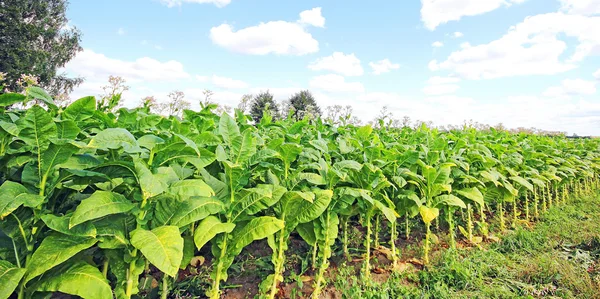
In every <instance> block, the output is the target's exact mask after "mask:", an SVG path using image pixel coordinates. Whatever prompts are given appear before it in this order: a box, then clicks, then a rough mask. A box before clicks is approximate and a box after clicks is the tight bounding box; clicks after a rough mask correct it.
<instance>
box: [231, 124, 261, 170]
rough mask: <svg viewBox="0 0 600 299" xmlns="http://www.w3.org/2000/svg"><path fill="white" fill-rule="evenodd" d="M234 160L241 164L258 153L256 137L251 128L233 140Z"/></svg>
mask: <svg viewBox="0 0 600 299" xmlns="http://www.w3.org/2000/svg"><path fill="white" fill-rule="evenodd" d="M231 142H232V145H231V150H232V155H233V157H232V162H234V163H236V164H239V163H243V162H246V161H247V160H248V159H249V158H250V157H251V156H252V155H254V154H255V153H256V138H255V137H254V135H253V134H252V131H251V130H250V129H247V130H246V131H244V134H243V135H242V136H241V137H235V138H233V139H232V140H231Z"/></svg>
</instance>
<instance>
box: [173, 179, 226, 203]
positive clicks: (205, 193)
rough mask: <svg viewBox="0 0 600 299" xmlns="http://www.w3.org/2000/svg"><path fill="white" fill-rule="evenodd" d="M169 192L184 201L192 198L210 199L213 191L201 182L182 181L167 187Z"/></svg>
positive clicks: (213, 193) (198, 180)
mask: <svg viewBox="0 0 600 299" xmlns="http://www.w3.org/2000/svg"><path fill="white" fill-rule="evenodd" d="M169 192H170V193H171V194H173V195H176V196H177V197H179V200H186V199H188V198H190V197H192V196H202V197H211V196H214V195H215V191H213V189H212V188H211V187H210V186H209V185H207V184H206V183H205V182H204V181H203V180H200V179H194V180H183V181H178V182H175V183H173V184H171V186H169Z"/></svg>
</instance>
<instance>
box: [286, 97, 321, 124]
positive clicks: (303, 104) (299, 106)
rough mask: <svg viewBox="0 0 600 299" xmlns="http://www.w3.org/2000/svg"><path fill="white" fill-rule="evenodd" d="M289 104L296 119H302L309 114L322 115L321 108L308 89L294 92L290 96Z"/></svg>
mask: <svg viewBox="0 0 600 299" xmlns="http://www.w3.org/2000/svg"><path fill="white" fill-rule="evenodd" d="M289 104H290V108H291V109H290V113H291V116H292V117H293V118H295V119H296V120H301V119H303V118H304V117H305V116H307V115H309V116H313V117H314V116H321V109H320V108H319V106H318V105H317V102H316V101H315V98H314V97H313V95H312V94H311V93H310V91H308V90H302V91H300V92H297V93H296V94H294V95H293V96H292V97H291V98H290V100H289Z"/></svg>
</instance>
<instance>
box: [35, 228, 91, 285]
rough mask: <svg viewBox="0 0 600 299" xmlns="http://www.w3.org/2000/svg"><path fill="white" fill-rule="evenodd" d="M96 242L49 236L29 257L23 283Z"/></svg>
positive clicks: (55, 235)
mask: <svg viewBox="0 0 600 299" xmlns="http://www.w3.org/2000/svg"><path fill="white" fill-rule="evenodd" d="M97 241H98V240H96V239H94V238H86V237H75V236H67V235H63V234H58V233H55V234H50V235H49V236H47V237H46V238H45V239H44V240H43V241H42V244H40V247H38V249H37V250H36V251H35V252H34V253H33V255H32V256H31V260H30V261H29V263H28V264H27V276H26V277H25V282H27V281H30V280H31V279H33V278H35V277H37V276H39V275H41V274H43V273H44V272H46V271H48V270H50V269H52V268H53V267H55V266H57V265H59V264H61V263H63V262H65V261H66V260H68V259H69V258H71V257H73V256H74V255H75V254H77V253H79V252H80V251H82V250H84V249H87V248H90V247H92V246H93V245H94V244H96V242H97Z"/></svg>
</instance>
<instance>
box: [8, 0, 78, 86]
mask: <svg viewBox="0 0 600 299" xmlns="http://www.w3.org/2000/svg"><path fill="white" fill-rule="evenodd" d="M67 5H68V1H66V0H2V1H0V72H1V73H4V74H5V82H4V85H5V87H6V89H8V90H10V91H16V92H20V91H21V90H22V87H21V86H19V84H18V80H19V78H21V75H23V74H27V75H30V76H34V77H36V78H38V80H39V82H38V83H39V85H40V86H41V87H43V88H45V89H46V90H48V91H49V92H50V94H51V95H52V96H55V97H57V96H62V97H64V94H68V93H70V92H71V91H72V90H73V88H74V87H76V86H77V85H79V84H80V83H81V82H83V79H81V78H68V77H66V76H65V74H64V73H63V74H57V73H56V72H57V69H59V68H61V67H63V66H64V65H65V64H66V63H67V62H68V61H69V60H71V59H72V58H73V57H74V56H75V55H76V54H77V52H79V51H81V50H82V48H81V46H79V42H80V40H81V32H80V31H79V30H77V29H76V28H75V27H72V26H68V25H67V24H68V20H67V17H66V15H65V13H66V10H67ZM0 92H2V91H0Z"/></svg>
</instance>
